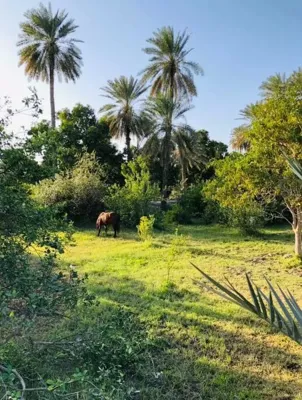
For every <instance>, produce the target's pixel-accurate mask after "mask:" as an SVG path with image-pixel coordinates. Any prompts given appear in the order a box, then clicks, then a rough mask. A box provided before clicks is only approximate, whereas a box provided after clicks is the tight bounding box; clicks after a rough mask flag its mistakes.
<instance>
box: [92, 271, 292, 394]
mask: <svg viewBox="0 0 302 400" xmlns="http://www.w3.org/2000/svg"><path fill="white" fill-rule="evenodd" d="M91 288H92V289H93V291H94V292H95V294H96V295H97V296H99V297H100V298H102V299H106V300H110V302H113V303H114V304H119V305H123V306H126V307H129V308H130V309H131V310H132V311H134V312H135V313H136V314H137V315H138V316H139V317H140V319H141V320H142V321H144V323H145V324H146V326H147V327H148V330H149V331H150V332H152V334H151V336H152V338H153V339H156V342H157V345H156V346H155V347H156V351H155V354H153V352H151V353H152V354H151V353H150V357H151V358H152V360H153V361H152V365H153V367H152V368H153V369H154V371H153V373H152V374H151V375H150V376H149V377H147V378H146V377H145V378H144V383H143V386H142V387H141V394H143V395H142V397H139V398H143V399H169V400H170V399H171V400H172V399H217V400H234V399H277V398H278V399H279V398H280V399H281V398H282V399H283V398H284V399H285V398H286V399H294V397H293V396H294V393H297V387H298V384H297V385H295V384H294V383H293V384H292V385H289V384H288V385H284V382H282V380H280V379H279V375H281V374H290V375H291V380H294V379H296V378H297V377H298V374H300V364H299V360H298V359H297V358H296V356H295V355H291V354H289V353H288V352H285V351H284V350H281V349H279V348H276V347H272V346H267V345H266V344H265V343H263V342H261V339H260V340H258V339H257V337H254V336H253V337H245V336H244V335H243V334H242V333H241V332H240V331H241V329H242V328H243V327H244V325H245V324H248V325H249V326H250V325H251V323H255V320H253V318H252V317H251V318H249V317H246V318H245V317H236V316H234V317H233V316H230V315H228V314H226V313H223V312H218V311H216V310H214V309H213V304H212V305H211V303H210V302H209V300H206V299H205V298H204V297H201V296H200V297H199V296H198V295H197V294H196V293H193V292H190V291H187V290H185V291H183V290H178V289H177V288H176V287H172V289H171V290H170V289H169V288H168V289H167V288H163V289H160V290H153V291H150V290H147V289H146V287H145V286H144V284H143V283H142V282H140V281H136V280H133V279H130V278H116V277H108V276H107V277H105V280H104V282H100V284H99V285H93V286H92V287H91ZM198 300H200V304H189V303H188V301H198ZM224 321H225V322H226V323H229V322H233V323H234V324H235V328H236V329H234V330H232V331H230V330H227V329H223V322H224ZM256 323H257V331H258V334H260V335H261V334H262V335H265V334H267V333H269V329H270V328H269V327H268V326H266V325H265V324H264V323H263V324H262V323H261V322H260V324H259V321H257V322H256ZM238 366H240V368H241V369H242V370H246V371H247V372H244V373H243V372H242V373H238ZM142 367H143V366H142ZM233 367H234V368H233ZM256 368H257V369H258V372H255V369H256ZM265 370H272V371H273V374H276V378H274V379H268V378H265V377H264V376H263V371H265ZM251 371H254V372H251ZM161 372H163V374H162V377H161ZM273 374H272V375H273ZM277 395H278V396H281V397H278V396H277ZM282 396H283V397H282Z"/></svg>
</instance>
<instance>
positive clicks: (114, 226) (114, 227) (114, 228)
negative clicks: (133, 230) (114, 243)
mask: <svg viewBox="0 0 302 400" xmlns="http://www.w3.org/2000/svg"><path fill="white" fill-rule="evenodd" d="M112 227H113V230H114V235H113V237H114V238H116V231H117V229H116V224H114V225H112Z"/></svg>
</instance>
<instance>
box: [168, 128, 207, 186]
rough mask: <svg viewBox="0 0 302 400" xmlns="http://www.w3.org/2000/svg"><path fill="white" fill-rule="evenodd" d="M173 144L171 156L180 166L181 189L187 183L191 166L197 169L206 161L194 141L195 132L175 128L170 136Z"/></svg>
mask: <svg viewBox="0 0 302 400" xmlns="http://www.w3.org/2000/svg"><path fill="white" fill-rule="evenodd" d="M172 143H173V145H174V151H173V156H174V159H175V162H176V163H177V164H179V166H180V174H181V181H180V185H181V188H182V189H185V187H186V185H187V180H188V178H187V175H188V173H189V171H190V169H192V168H193V167H196V168H197V169H198V170H200V169H201V166H202V165H205V163H206V162H207V160H206V157H205V155H204V152H203V151H202V149H201V148H200V146H199V145H198V143H197V141H196V136H195V132H192V130H191V128H190V129H182V128H180V129H177V130H175V132H174V134H173V136H172Z"/></svg>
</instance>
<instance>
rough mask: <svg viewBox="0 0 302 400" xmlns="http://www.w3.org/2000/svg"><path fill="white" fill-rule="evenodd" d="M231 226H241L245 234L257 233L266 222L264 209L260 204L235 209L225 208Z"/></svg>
mask: <svg viewBox="0 0 302 400" xmlns="http://www.w3.org/2000/svg"><path fill="white" fill-rule="evenodd" d="M224 215H225V218H226V221H227V224H228V225H229V226H232V227H235V228H239V229H240V231H241V232H242V233H243V234H247V235H257V234H258V233H259V228H261V227H263V226H264V224H265V215H264V210H263V208H261V207H260V206H258V205H255V206H254V207H252V206H251V207H244V208H235V209H224Z"/></svg>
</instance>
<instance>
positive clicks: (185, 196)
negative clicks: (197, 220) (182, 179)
mask: <svg viewBox="0 0 302 400" xmlns="http://www.w3.org/2000/svg"><path fill="white" fill-rule="evenodd" d="M202 187H203V185H202V184H197V185H191V186H190V187H188V188H187V189H186V190H185V191H184V192H183V193H182V195H181V197H180V201H179V204H180V205H181V207H182V208H183V210H184V212H186V213H187V215H189V216H190V217H192V218H194V217H201V216H202V215H203V211H204V209H205V207H206V205H207V202H206V200H205V199H204V197H203V195H202Z"/></svg>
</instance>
